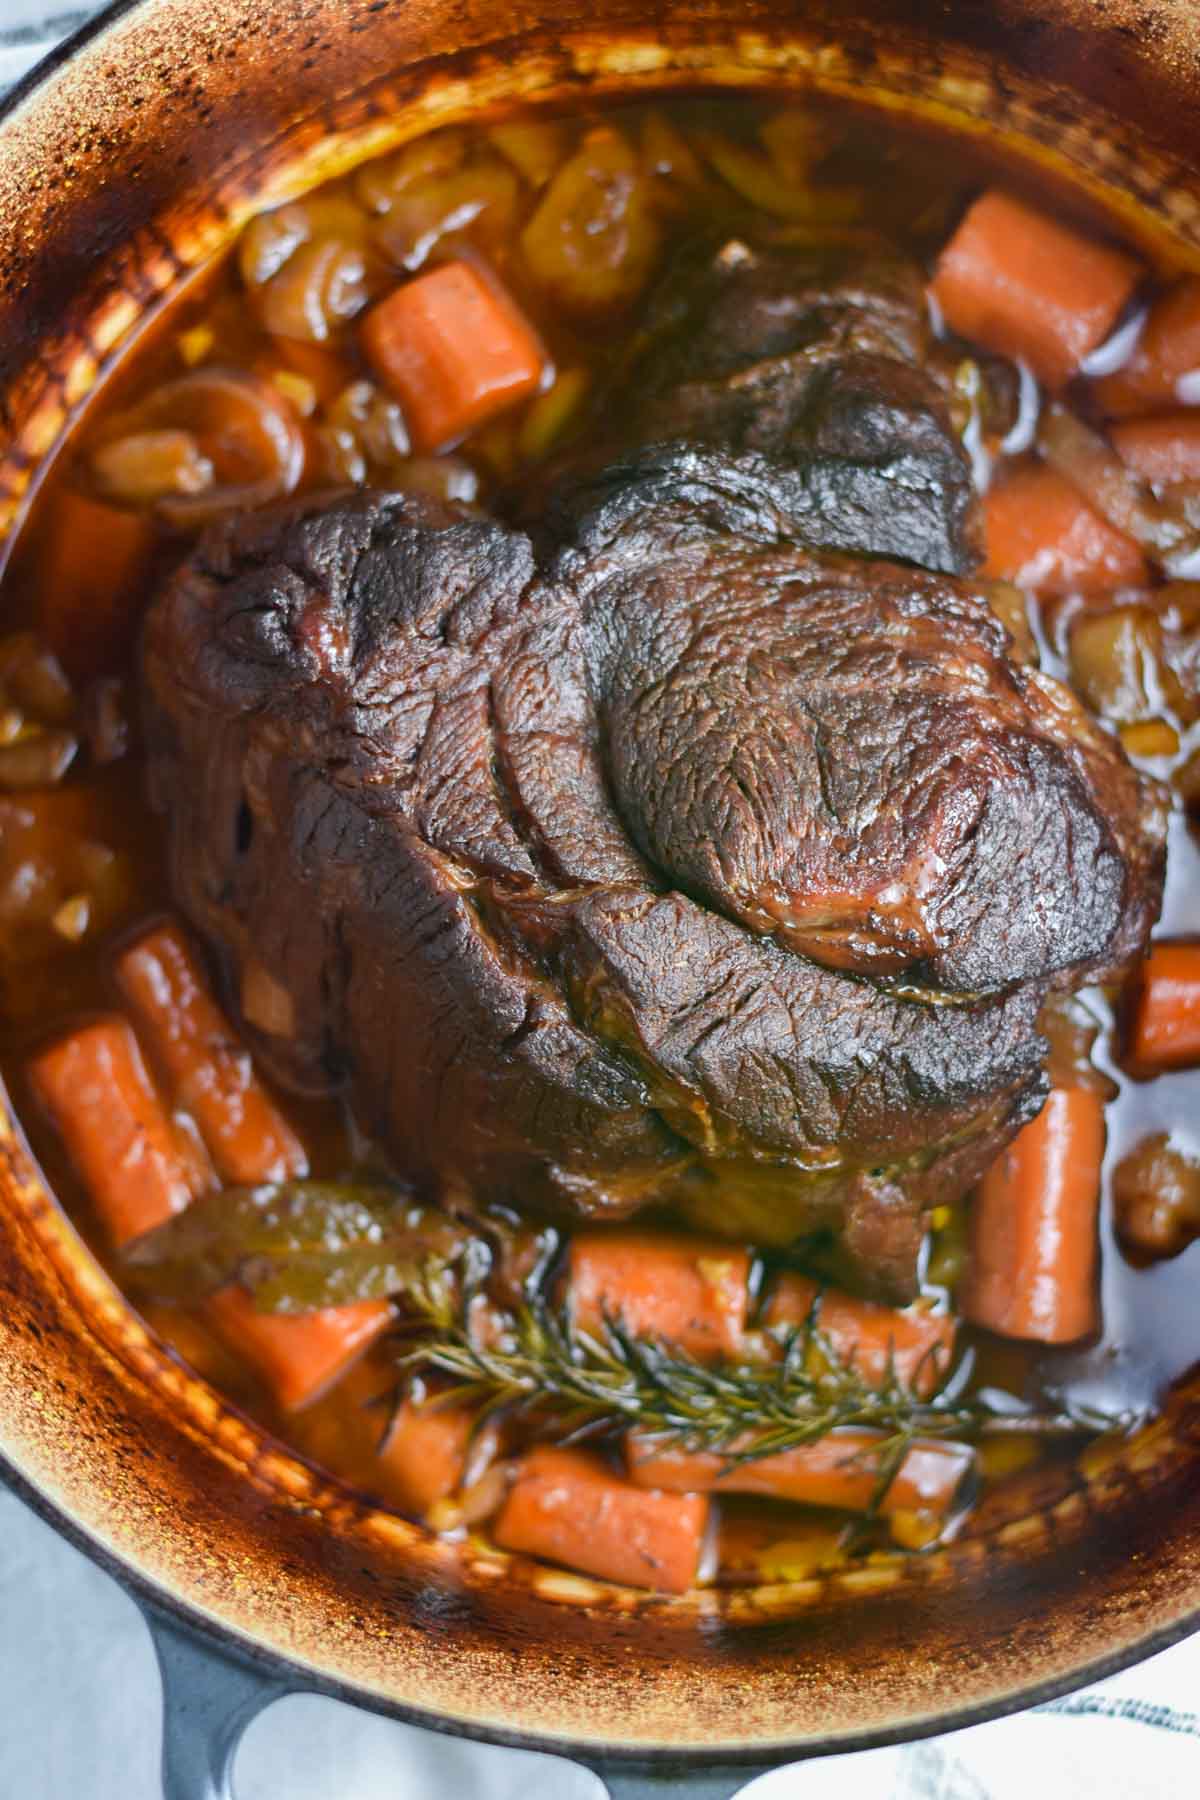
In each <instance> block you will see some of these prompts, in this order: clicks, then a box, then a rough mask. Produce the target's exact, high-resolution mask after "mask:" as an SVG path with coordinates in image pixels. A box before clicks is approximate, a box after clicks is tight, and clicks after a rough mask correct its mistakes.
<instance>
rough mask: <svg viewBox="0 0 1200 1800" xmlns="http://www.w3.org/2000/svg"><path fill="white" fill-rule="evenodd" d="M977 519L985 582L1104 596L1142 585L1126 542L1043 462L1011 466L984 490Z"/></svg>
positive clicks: (1135, 552) (1141, 568)
mask: <svg viewBox="0 0 1200 1800" xmlns="http://www.w3.org/2000/svg"><path fill="white" fill-rule="evenodd" d="M984 516H985V520H986V531H987V562H986V563H985V565H984V568H983V575H984V576H985V578H987V579H988V580H997V581H1012V582H1015V583H1016V585H1017V586H1018V587H1023V588H1032V589H1033V590H1034V592H1036V593H1038V594H1043V595H1047V596H1060V595H1063V594H1085V595H1089V596H1095V595H1099V594H1109V593H1112V592H1113V590H1114V589H1115V588H1123V587H1139V586H1142V585H1144V584H1145V583H1146V582H1147V581H1148V580H1149V570H1148V568H1147V566H1146V560H1145V558H1144V557H1143V555H1142V552H1141V550H1140V549H1139V547H1138V545H1137V544H1136V543H1135V542H1134V541H1133V539H1132V538H1130V537H1126V535H1125V533H1124V532H1123V531H1118V530H1117V528H1116V526H1115V525H1110V524H1109V522H1108V520H1107V519H1105V518H1103V517H1102V516H1101V514H1100V513H1098V512H1097V511H1096V510H1095V508H1094V507H1091V506H1089V505H1088V503H1087V501H1086V500H1085V499H1084V498H1083V496H1082V495H1081V494H1080V493H1079V491H1078V490H1077V489H1076V488H1074V487H1072V485H1071V483H1070V482H1069V481H1068V480H1067V478H1066V476H1065V475H1060V474H1059V473H1058V471H1057V470H1055V469H1050V468H1047V467H1046V466H1045V465H1044V464H1037V465H1034V466H1032V467H1030V468H1025V469H1018V470H1016V472H1015V473H1014V474H1012V475H1010V476H1008V477H1007V479H1005V480H1003V481H998V482H996V483H995V484H994V485H993V486H992V487H990V488H989V489H988V492H987V495H986V497H985V499H984Z"/></svg>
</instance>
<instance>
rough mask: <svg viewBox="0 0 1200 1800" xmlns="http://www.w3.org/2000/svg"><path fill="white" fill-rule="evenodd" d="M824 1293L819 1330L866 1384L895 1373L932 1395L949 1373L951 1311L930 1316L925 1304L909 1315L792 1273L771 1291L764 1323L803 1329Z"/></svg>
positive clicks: (952, 1336)
mask: <svg viewBox="0 0 1200 1800" xmlns="http://www.w3.org/2000/svg"><path fill="white" fill-rule="evenodd" d="M818 1293H820V1295H821V1298H820V1303H819V1305H818V1307H817V1320H816V1323H817V1329H818V1331H820V1332H821V1333H822V1334H823V1335H824V1336H825V1337H826V1338H828V1339H829V1342H830V1343H831V1344H832V1346H833V1348H834V1350H835V1351H836V1352H837V1354H838V1356H839V1357H840V1358H841V1359H842V1361H843V1362H846V1363H850V1364H852V1365H853V1366H854V1368H856V1369H857V1370H858V1372H859V1374H860V1375H861V1376H862V1377H863V1379H864V1380H866V1381H870V1382H873V1383H875V1384H876V1385H879V1384H881V1383H882V1382H883V1381H884V1380H885V1379H886V1378H887V1375H888V1371H889V1369H892V1370H894V1372H895V1374H896V1375H897V1377H898V1378H899V1379H900V1380H901V1381H902V1382H904V1383H905V1385H906V1386H907V1387H910V1388H912V1389H913V1391H914V1392H915V1393H918V1394H922V1395H928V1394H931V1393H933V1391H934V1389H935V1388H937V1387H938V1385H939V1383H940V1382H941V1381H942V1380H943V1379H944V1378H945V1376H946V1375H947V1374H948V1373H949V1370H950V1364H951V1362H952V1361H953V1358H954V1339H955V1334H956V1332H957V1329H958V1327H957V1322H956V1320H955V1319H954V1318H953V1317H952V1315H951V1314H949V1313H935V1312H930V1311H928V1310H923V1309H922V1308H921V1307H920V1305H917V1306H908V1307H905V1308H904V1309H903V1311H901V1310H900V1309H898V1308H896V1307H891V1306H879V1305H878V1304H877V1303H876V1302H875V1301H873V1300H859V1299H858V1298H857V1297H856V1296H855V1295H854V1294H844V1293H841V1292H840V1291H839V1290H838V1289H837V1288H826V1289H824V1291H822V1290H821V1289H820V1287H819V1285H818V1283H817V1282H815V1281H811V1280H810V1279H809V1278H808V1276H807V1275H792V1274H787V1275H781V1276H780V1278H779V1280H778V1281H777V1282H776V1284H775V1286H774V1288H773V1290H772V1292H771V1296H770V1298H769V1299H768V1301H767V1304H766V1307H765V1308H764V1310H763V1323H764V1324H765V1325H784V1326H793V1325H803V1324H804V1322H805V1320H806V1319H807V1318H808V1317H809V1314H810V1313H811V1311H812V1307H813V1302H814V1300H815V1299H816V1296H817V1295H818Z"/></svg>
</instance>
